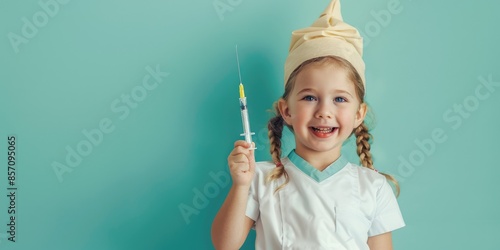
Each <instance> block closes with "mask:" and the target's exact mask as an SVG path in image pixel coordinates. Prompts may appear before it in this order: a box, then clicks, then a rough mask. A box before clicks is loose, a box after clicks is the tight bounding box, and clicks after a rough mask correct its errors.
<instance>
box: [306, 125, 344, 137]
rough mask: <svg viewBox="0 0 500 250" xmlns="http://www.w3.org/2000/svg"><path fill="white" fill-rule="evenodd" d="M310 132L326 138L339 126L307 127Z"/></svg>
mask: <svg viewBox="0 0 500 250" xmlns="http://www.w3.org/2000/svg"><path fill="white" fill-rule="evenodd" d="M309 129H310V130H311V131H312V133H313V134H314V135H315V136H317V137H320V138H327V137H330V136H331V135H333V134H334V133H335V132H336V131H337V130H338V129H339V128H338V127H309Z"/></svg>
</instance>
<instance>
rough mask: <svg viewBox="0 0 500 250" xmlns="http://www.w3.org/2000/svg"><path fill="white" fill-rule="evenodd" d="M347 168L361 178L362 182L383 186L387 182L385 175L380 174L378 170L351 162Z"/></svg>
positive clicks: (354, 175) (353, 174)
mask: <svg viewBox="0 0 500 250" xmlns="http://www.w3.org/2000/svg"><path fill="white" fill-rule="evenodd" d="M346 168H347V170H348V171H349V172H350V173H351V175H352V176H353V177H355V178H357V179H359V182H360V183H364V184H371V185H374V186H377V187H381V186H382V185H383V184H385V182H387V179H386V178H385V176H383V175H382V174H380V173H379V172H378V171H377V170H374V169H369V168H367V167H363V166H359V165H357V164H354V163H351V162H349V163H348V164H347V166H346Z"/></svg>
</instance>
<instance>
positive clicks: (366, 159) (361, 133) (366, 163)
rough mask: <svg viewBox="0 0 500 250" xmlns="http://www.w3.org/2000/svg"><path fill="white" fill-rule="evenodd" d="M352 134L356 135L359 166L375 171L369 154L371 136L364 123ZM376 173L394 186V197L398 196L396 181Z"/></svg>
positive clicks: (398, 190)
mask: <svg viewBox="0 0 500 250" xmlns="http://www.w3.org/2000/svg"><path fill="white" fill-rule="evenodd" d="M354 134H355V135H356V151H357V153H358V156H359V160H360V162H361V165H362V166H363V167H366V168H369V169H373V170H375V168H374V167H373V159H372V154H371V153H370V140H371V139H372V135H371V134H370V132H369V131H368V127H367V126H366V124H365V122H363V123H361V125H359V126H358V127H357V128H356V129H355V130H354ZM375 171H376V170H375ZM377 172H378V171H377ZM378 173H379V174H381V175H383V176H385V178H386V179H387V180H388V181H391V182H392V183H393V184H394V187H395V188H396V197H397V196H399V192H400V188H399V183H398V181H397V180H396V179H395V178H394V177H393V176H392V175H389V174H385V173H382V172H378Z"/></svg>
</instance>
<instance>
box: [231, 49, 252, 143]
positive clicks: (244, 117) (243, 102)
mask: <svg viewBox="0 0 500 250" xmlns="http://www.w3.org/2000/svg"><path fill="white" fill-rule="evenodd" d="M236 60H237V62H238V75H239V77H240V110H241V122H242V123H243V133H242V134H240V135H241V136H245V141H246V142H248V143H250V145H252V146H251V147H250V149H257V148H256V147H254V146H253V144H252V135H254V134H255V133H253V132H250V121H249V119H248V109H247V98H246V97H245V89H244V87H243V83H242V81H241V71H240V59H239V57H238V45H236Z"/></svg>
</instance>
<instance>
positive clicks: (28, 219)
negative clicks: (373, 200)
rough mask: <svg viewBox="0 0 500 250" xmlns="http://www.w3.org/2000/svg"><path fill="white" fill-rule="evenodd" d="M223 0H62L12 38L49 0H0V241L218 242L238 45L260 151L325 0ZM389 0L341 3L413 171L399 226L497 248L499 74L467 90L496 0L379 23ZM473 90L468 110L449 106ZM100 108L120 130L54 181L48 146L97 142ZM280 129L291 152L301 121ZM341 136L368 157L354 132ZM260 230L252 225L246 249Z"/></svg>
mask: <svg viewBox="0 0 500 250" xmlns="http://www.w3.org/2000/svg"><path fill="white" fill-rule="evenodd" d="M46 1H47V0H42V2H46ZM215 2H219V3H222V4H226V5H227V6H229V7H230V8H229V9H227V11H225V12H224V13H221V14H220V15H219V14H218V12H217V10H216V9H215V7H214V5H213V4H214V1H157V0H145V1H140V2H139V1H69V2H68V3H67V4H62V3H61V4H59V5H58V6H59V10H58V12H57V13H56V14H55V15H54V16H53V17H50V18H49V19H48V23H47V24H46V25H44V26H43V27H40V28H39V29H38V32H37V33H36V35H35V36H34V37H33V38H30V39H28V40H29V42H28V43H27V44H21V45H19V51H18V53H16V52H15V49H14V47H13V46H12V44H11V42H10V40H9V38H8V34H9V32H13V33H16V34H17V35H21V34H22V27H23V24H24V23H23V21H22V18H23V17H26V18H28V19H30V20H32V18H33V16H34V15H35V14H36V13H38V12H41V11H43V9H42V7H41V6H40V5H39V4H38V2H37V1H0V35H1V36H2V38H1V39H0V95H1V96H0V110H1V113H0V114H1V117H0V122H1V123H0V124H1V125H0V138H2V139H1V140H2V141H0V155H1V157H0V162H1V164H0V166H1V168H2V170H0V189H1V191H0V194H2V196H0V197H2V198H0V225H2V226H0V248H1V249H74V250H77V249H213V247H212V245H211V240H210V227H211V223H212V220H213V218H214V216H215V214H216V212H217V211H218V209H219V208H220V206H221V204H222V202H223V200H224V198H225V196H226V194H227V192H228V190H229V187H230V184H228V183H226V182H225V181H221V180H219V182H216V181H215V180H214V178H213V177H211V175H210V173H211V172H213V173H219V174H223V173H226V174H227V162H226V158H227V156H228V154H229V152H230V151H231V149H232V145H233V142H234V141H235V140H238V139H240V137H239V133H241V118H240V113H239V110H238V86H237V85H238V82H239V80H238V74H237V68H236V58H235V54H234V47H235V45H236V44H238V46H239V53H240V61H241V67H242V77H243V82H244V84H245V90H246V94H247V96H248V103H249V109H250V118H251V125H252V130H253V131H255V132H256V133H257V135H256V136H255V137H254V140H255V142H256V144H257V146H258V150H257V151H256V158H257V160H268V159H270V156H269V154H268V152H267V150H268V141H267V139H266V130H265V127H266V122H267V120H268V119H269V117H270V114H269V112H268V111H267V110H268V109H269V108H270V107H271V105H272V103H273V102H274V101H275V100H276V99H277V98H278V97H279V96H280V95H281V94H282V91H283V83H282V77H283V64H284V60H285V58H286V55H287V49H288V45H289V39H290V34H291V32H292V31H293V30H294V29H298V28H302V27H305V26H308V25H310V24H311V23H312V22H313V21H314V20H315V19H316V17H317V16H318V15H319V14H320V13H321V11H322V10H323V9H324V8H325V7H326V5H327V4H328V1H327V0H315V1H285V0H274V1H264V0H255V1H248V0H240V1H236V0H233V1H225V0H220V1H215ZM389 2H391V1H385V0H376V1H368V0H357V1H347V0H344V1H342V7H343V16H344V19H345V20H346V21H347V22H349V23H351V24H352V25H354V26H356V27H358V29H359V30H360V31H361V32H362V33H363V34H365V36H368V37H365V54H364V59H365V62H366V65H367V71H366V75H367V85H368V96H367V101H368V103H369V104H370V105H371V107H372V110H373V114H374V117H375V121H374V122H372V124H373V135H374V144H373V154H374V157H375V158H374V159H375V165H376V166H377V168H378V169H380V170H382V171H385V172H388V173H393V174H395V175H397V176H399V177H400V181H401V188H402V193H401V196H400V197H399V199H398V201H399V204H400V207H401V210H402V212H403V215H404V218H405V221H406V224H407V226H406V227H404V228H403V229H400V230H397V231H395V232H394V233H393V238H394V240H393V241H394V245H395V249H407V250H411V249H498V246H497V244H498V242H497V235H499V234H500V227H499V225H500V213H498V211H500V202H499V197H500V196H499V195H498V193H499V191H500V185H499V184H498V177H499V176H500V168H499V163H498V156H497V155H495V153H496V151H498V149H499V146H498V138H500V131H499V130H498V128H499V126H500V117H499V111H498V108H499V107H500V87H499V86H496V87H492V91H491V92H488V91H487V89H486V88H483V89H481V91H482V92H481V93H483V94H485V93H489V96H488V98H484V100H479V101H478V102H477V105H475V104H476V103H474V97H472V96H474V95H475V90H476V88H477V87H478V86H480V84H481V82H480V81H479V80H478V78H479V77H483V78H485V79H488V77H491V78H492V79H493V81H497V82H500V70H499V68H498V65H499V64H498V58H499V56H500V50H499V49H498V44H500V35H499V33H498V28H497V25H496V24H498V23H500V17H499V15H498V13H497V12H498V9H499V7H500V5H499V4H498V3H495V2H494V1H476V2H458V1H451V0H446V1H438V2H436V1H410V0H401V1H399V5H400V8H401V11H400V13H397V14H391V20H390V21H388V22H386V23H383V24H381V23H380V22H378V23H377V24H375V23H376V22H377V19H376V18H375V17H374V15H372V14H371V12H376V13H379V11H381V10H387V9H388V7H387V6H388V3H389ZM231 4H232V5H231ZM42 21H43V20H42ZM367 27H371V30H370V29H367ZM374 27H375V28H374ZM376 27H379V29H378V30H377V29H376ZM368 40H369V41H368ZM156 65H159V67H160V69H161V71H163V72H168V73H169V75H168V76H167V77H165V78H164V79H163V82H161V83H159V85H158V87H156V88H155V89H153V90H151V91H147V96H146V97H145V98H144V100H142V101H141V102H138V103H137V107H135V108H129V112H130V113H129V115H128V116H126V117H125V118H124V119H120V115H122V114H123V113H119V112H118V113H117V112H114V111H113V110H112V109H111V105H112V103H113V102H114V101H115V100H120V98H121V95H123V94H128V95H130V93H131V91H132V90H133V89H134V88H135V87H136V86H138V85H140V84H141V82H142V79H143V77H144V76H145V75H147V74H148V72H147V71H146V69H145V68H146V67H148V66H150V67H152V68H155V67H156ZM497 85H498V84H497ZM476 100H478V99H477V98H476ZM464 101H465V102H468V105H469V106H468V107H469V111H467V110H466V112H467V118H464V117H465V116H466V115H465V114H464V115H463V116H461V115H460V114H458V113H456V112H455V111H453V110H454V105H455V104H462V105H463V104H464ZM471 105H472V106H471ZM474 105H475V106H474ZM443 116H445V117H448V118H443ZM457 117H458V118H457ZM103 118H107V119H109V120H110V121H111V122H112V125H113V126H114V130H113V131H112V132H111V133H107V134H104V136H103V139H102V142H101V143H99V144H98V145H95V146H93V147H92V150H91V152H90V153H89V154H88V155H87V156H84V157H82V161H81V163H79V164H78V165H77V166H75V167H73V168H71V169H72V172H70V173H66V174H64V175H63V181H62V182H60V181H59V180H58V178H57V176H56V174H55V172H54V170H53V166H52V165H53V164H54V162H59V163H63V164H65V157H66V155H67V151H66V147H67V146H69V147H72V148H73V149H74V148H75V147H76V146H77V144H78V143H80V142H82V141H85V140H86V137H85V136H84V134H83V133H82V131H83V130H87V131H90V130H92V129H96V128H98V126H99V122H100V121H101V119H103ZM450 119H454V120H453V121H450ZM458 120H460V122H458ZM453 126H455V129H454V128H453ZM435 129H441V131H442V133H443V134H444V137H445V138H446V140H445V141H444V142H442V143H437V142H433V143H434V144H435V147H434V149H433V150H431V149H432V148H430V147H429V148H428V149H429V150H427V151H428V154H424V153H425V152H424V151H423V150H422V149H420V147H419V146H418V145H417V144H416V143H415V140H419V141H426V142H429V140H428V139H429V138H432V137H431V133H432V131H433V130H435ZM9 135H16V136H17V147H18V148H17V153H18V155H17V156H18V158H17V164H18V165H17V173H16V174H17V175H16V178H17V179H16V185H17V187H18V192H17V200H16V205H17V221H16V222H17V229H16V230H17V235H16V240H17V242H16V243H11V242H9V241H7V239H6V236H7V234H6V231H7V229H6V228H7V227H6V226H5V225H6V224H7V223H8V214H7V206H8V205H7V196H6V195H7V190H6V188H7V184H6V180H7V170H6V168H7V167H6V165H7V159H6V152H7V139H6V138H7V136H9ZM285 137H286V139H285V141H286V142H285V144H286V145H285V146H284V147H285V151H286V152H287V151H288V150H290V149H291V148H293V137H292V136H291V135H290V134H289V133H288V134H286V136H285ZM343 151H344V153H345V154H346V155H347V156H348V157H349V159H351V160H352V161H354V162H358V160H357V158H356V155H355V151H354V146H353V142H352V141H348V142H347V143H346V145H345V147H344V149H343ZM418 152H420V156H423V157H420V158H418V155H419V153H418ZM412 155H413V156H412ZM410 157H414V160H413V162H414V163H418V164H413V165H412V167H410V168H408V167H404V166H403V163H402V160H401V158H403V159H406V160H408V159H410ZM415 157H416V158H415ZM415 159H416V160H415ZM224 180H225V179H224ZM217 183H219V184H217ZM205 187H208V190H209V191H210V192H211V194H212V197H213V198H207V200H206V202H205V204H202V205H204V206H202V207H203V208H201V209H196V212H197V213H198V214H193V215H191V216H189V217H188V220H189V223H187V221H186V220H185V218H184V217H183V216H182V214H181V212H180V210H179V206H180V205H181V204H184V205H186V206H190V207H194V204H193V199H196V193H195V192H196V190H202V191H203V190H204V188H205ZM193 190H195V191H193ZM198 202H201V201H200V200H199V199H198ZM254 240H255V232H254V231H252V232H251V233H250V235H249V237H248V239H247V241H246V243H245V245H244V246H243V247H242V249H253V246H254Z"/></svg>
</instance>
